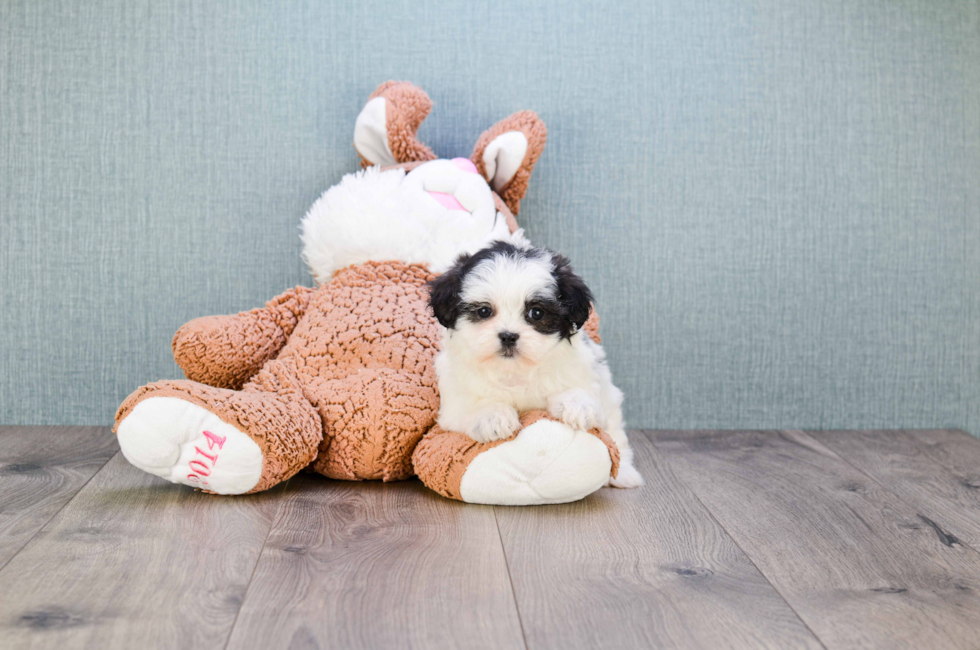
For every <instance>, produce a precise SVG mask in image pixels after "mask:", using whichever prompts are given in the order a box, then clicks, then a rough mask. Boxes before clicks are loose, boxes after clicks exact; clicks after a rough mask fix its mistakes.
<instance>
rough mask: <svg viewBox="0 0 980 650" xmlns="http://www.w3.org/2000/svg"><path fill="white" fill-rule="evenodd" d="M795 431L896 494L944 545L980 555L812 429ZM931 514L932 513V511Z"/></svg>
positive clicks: (929, 461)
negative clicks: (817, 435) (824, 440)
mask: <svg viewBox="0 0 980 650" xmlns="http://www.w3.org/2000/svg"><path fill="white" fill-rule="evenodd" d="M795 431H796V432H797V433H800V434H802V435H804V436H806V437H807V438H809V439H810V440H811V441H813V442H815V443H816V444H818V445H820V446H821V447H823V448H824V449H826V450H827V451H829V452H830V453H831V454H833V455H834V456H835V457H836V458H838V459H839V460H840V461H841V462H843V463H844V464H845V465H848V466H850V467H853V468H854V469H855V470H857V471H858V472H860V473H861V474H863V475H864V476H866V477H867V478H868V479H869V480H870V481H872V482H873V483H875V484H876V485H878V486H879V487H881V488H882V489H883V490H886V491H887V492H889V493H890V494H892V495H894V496H895V498H896V499H898V500H899V501H901V502H902V503H904V504H905V505H907V506H908V507H909V508H910V509H911V510H914V511H915V514H916V516H917V517H918V518H919V519H921V520H922V522H923V523H924V524H926V525H927V526H929V528H931V529H932V530H933V531H934V532H935V533H936V537H938V538H939V542H940V543H941V544H943V545H944V546H953V545H955V544H958V545H960V546H962V547H963V548H966V549H969V550H971V551H973V552H974V553H976V554H978V555H980V549H977V548H974V547H973V545H972V544H970V543H969V542H965V541H963V540H962V539H960V538H958V537H957V536H956V535H954V534H953V533H951V532H950V531H948V530H946V529H944V528H943V527H942V526H940V525H939V524H938V523H936V521H935V520H934V519H932V518H931V517H927V516H925V515H924V514H922V513H921V512H919V510H923V509H924V508H919V507H918V506H917V505H916V504H914V503H912V502H911V501H910V500H909V499H907V498H906V497H904V496H902V494H901V493H899V492H897V491H895V490H893V489H892V488H890V487H889V486H887V485H885V484H884V483H882V482H881V481H880V480H878V479H877V478H876V477H875V476H874V475H873V474H871V473H869V472H866V471H865V470H863V469H862V468H861V467H859V466H857V465H855V464H854V463H852V462H851V461H849V460H848V459H846V458H844V457H843V456H841V455H840V454H838V453H837V451H835V450H834V449H833V448H831V447H830V446H828V445H825V444H824V443H822V442H820V440H819V438H815V437H814V436H812V435H811V433H813V432H812V431H804V430H802V429H798V430H795ZM957 431H960V430H959V429H957ZM963 435H967V436H969V435H970V434H968V433H966V432H965V431H964V432H963ZM970 437H971V438H972V437H973V436H970ZM922 458H924V459H925V460H926V461H927V463H929V464H931V465H934V466H935V467H937V468H939V469H943V470H948V469H949V468H947V467H946V466H945V465H943V464H942V463H940V462H939V461H937V460H935V459H933V458H932V457H930V456H922ZM930 514H932V513H930Z"/></svg>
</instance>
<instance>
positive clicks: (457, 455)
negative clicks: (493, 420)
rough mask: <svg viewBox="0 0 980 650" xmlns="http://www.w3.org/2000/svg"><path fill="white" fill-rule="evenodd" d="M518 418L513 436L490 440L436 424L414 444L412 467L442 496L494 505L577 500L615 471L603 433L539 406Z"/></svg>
mask: <svg viewBox="0 0 980 650" xmlns="http://www.w3.org/2000/svg"><path fill="white" fill-rule="evenodd" d="M521 423H522V424H523V428H522V429H521V430H520V431H519V432H518V433H517V435H516V436H514V437H512V438H509V439H507V440H503V441H497V442H491V443H477V442H475V441H474V440H472V439H471V438H469V437H468V436H466V435H464V434H462V433H455V432H447V431H442V430H441V429H439V428H438V427H437V428H436V429H434V430H433V431H431V432H430V433H429V434H427V435H426V437H425V438H424V439H423V440H422V441H421V442H420V443H419V445H418V447H416V450H415V454H414V456H413V458H412V460H413V462H414V465H415V471H416V473H417V474H418V476H419V478H420V479H422V482H423V483H425V484H426V485H427V486H428V487H429V488H431V489H433V490H435V491H436V492H438V493H440V494H442V495H443V496H446V497H449V498H452V499H459V500H460V501H466V502H468V503H485V504H493V505H537V504H545V503H567V502H569V501H577V500H579V499H581V498H583V497H585V496H588V495H589V494H591V493H593V492H595V491H596V490H598V489H599V488H601V487H602V486H603V485H606V482H607V481H608V479H609V476H610V474H611V473H612V474H616V473H617V470H618V467H617V465H618V463H619V453H618V450H617V449H616V446H615V445H614V444H613V442H612V440H611V439H609V437H608V436H607V435H606V434H604V433H602V432H600V431H597V430H594V429H593V430H592V431H579V430H575V429H572V428H571V427H569V426H568V425H566V424H563V423H561V422H557V421H555V420H553V419H551V418H549V417H548V416H547V414H545V413H544V412H543V411H535V412H531V413H525V414H523V415H522V416H521Z"/></svg>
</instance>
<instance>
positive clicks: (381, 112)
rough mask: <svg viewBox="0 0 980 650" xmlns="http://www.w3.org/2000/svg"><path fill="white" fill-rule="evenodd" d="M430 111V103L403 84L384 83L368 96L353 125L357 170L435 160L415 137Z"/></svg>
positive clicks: (420, 90) (424, 95) (409, 85)
mask: <svg viewBox="0 0 980 650" xmlns="http://www.w3.org/2000/svg"><path fill="white" fill-rule="evenodd" d="M430 110H432V100H431V99H429V96H428V95H426V94H425V91H423V90H422V89H421V88H417V87H416V86H413V85H412V84H410V83H408V82H407V81H386V82H385V83H383V84H381V85H380V86H378V89H377V90H375V91H374V92H373V93H371V96H370V97H369V98H368V102H367V104H365V105H364V109H363V110H361V114H360V115H358V116H357V122H355V124H354V148H355V149H357V153H359V154H360V156H361V166H362V167H370V166H371V165H395V164H398V163H407V162H414V161H424V160H435V158H436V155H435V154H434V153H432V149H429V148H428V147H427V146H425V145H424V144H422V143H421V142H419V139H418V138H417V137H416V136H415V132H416V131H418V128H419V125H420V124H422V120H424V119H425V117H426V115H428V114H429V111H430Z"/></svg>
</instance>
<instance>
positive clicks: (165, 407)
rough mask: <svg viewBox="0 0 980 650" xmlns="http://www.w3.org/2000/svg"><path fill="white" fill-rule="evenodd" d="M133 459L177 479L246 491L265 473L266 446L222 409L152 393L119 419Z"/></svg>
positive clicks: (122, 445) (225, 491)
mask: <svg viewBox="0 0 980 650" xmlns="http://www.w3.org/2000/svg"><path fill="white" fill-rule="evenodd" d="M118 435H119V447H120V448H121V449H122V452H123V455H124V456H125V457H126V460H128V461H129V462H130V463H132V464H133V465H135V466H136V467H138V468H140V469H141V470H143V471H144V472H149V473H150V474H155V475H157V476H159V477H160V478H164V479H166V480H168V481H170V482H171V483H182V484H184V485H192V486H194V487H199V488H203V489H206V490H210V491H211V492H216V493H217V494H244V493H246V492H248V491H249V490H251V489H252V488H254V487H255V486H256V484H258V482H259V479H260V478H261V476H262V450H261V449H260V448H259V446H258V445H257V444H256V443H255V441H253V440H252V439H251V438H249V437H248V436H247V435H246V434H244V433H242V432H241V431H239V430H238V429H236V428H235V427H233V426H232V425H230V424H228V423H227V422H223V421H222V420H221V419H220V418H219V417H218V416H217V415H215V414H214V413H212V412H211V411H208V410H207V409H205V408H202V407H200V406H198V405H196V404H192V403H190V402H187V401H184V400H182V399H180V398H178V397H150V398H148V399H145V400H143V401H141V402H140V403H139V404H137V405H136V407H135V408H134V409H133V410H132V412H131V413H130V414H129V415H128V416H127V417H126V419H124V420H123V421H122V422H120V423H119V428H118Z"/></svg>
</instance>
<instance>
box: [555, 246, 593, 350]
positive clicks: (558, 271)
mask: <svg viewBox="0 0 980 650" xmlns="http://www.w3.org/2000/svg"><path fill="white" fill-rule="evenodd" d="M551 259H552V261H553V262H554V264H555V270H554V271H553V272H552V273H553V275H554V277H555V281H556V282H557V283H558V303H559V304H560V305H561V307H562V311H563V312H564V315H565V319H566V327H565V328H563V329H562V336H563V337H564V338H568V337H569V336H571V335H572V334H574V333H575V332H577V331H579V330H580V329H582V326H583V325H585V321H587V320H588V319H589V312H591V311H592V303H593V302H594V299H593V297H592V292H591V291H590V290H589V287H588V286H586V284H585V282H583V281H582V278H580V277H578V276H577V275H575V271H573V270H572V267H571V265H570V264H569V262H568V258H567V257H565V256H564V255H559V254H557V253H553V254H552V258H551Z"/></svg>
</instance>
